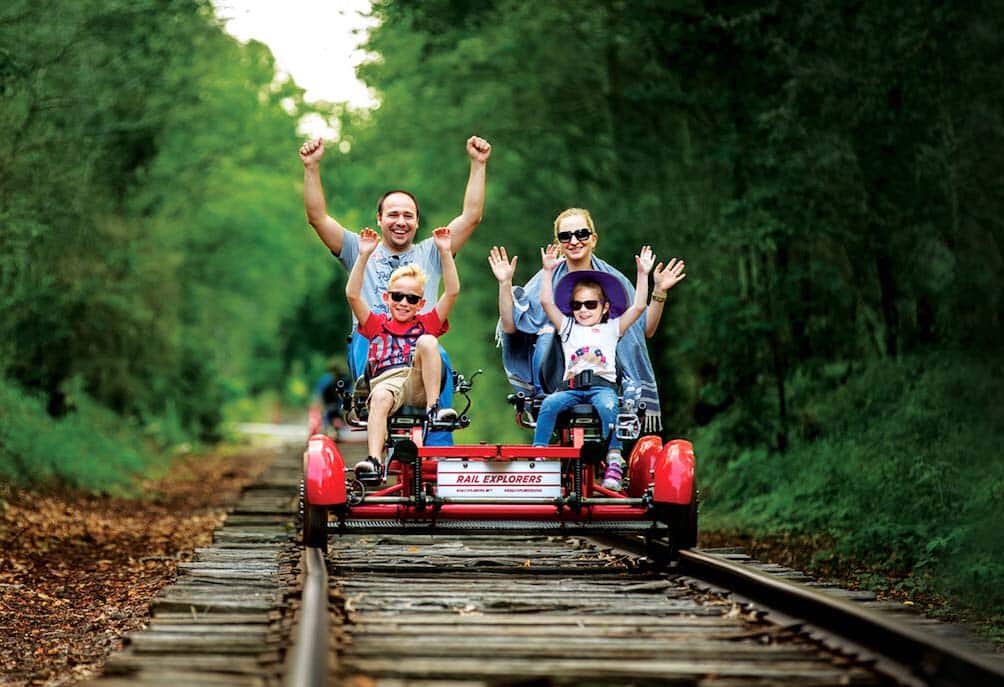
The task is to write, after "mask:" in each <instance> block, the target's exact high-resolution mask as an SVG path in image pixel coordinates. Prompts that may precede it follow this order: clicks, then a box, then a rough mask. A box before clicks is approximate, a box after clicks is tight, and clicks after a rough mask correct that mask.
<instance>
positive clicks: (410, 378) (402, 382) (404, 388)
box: [367, 367, 426, 415]
mask: <svg viewBox="0 0 1004 687" xmlns="http://www.w3.org/2000/svg"><path fill="white" fill-rule="evenodd" d="M378 388H380V389H385V390H387V391H389V392H390V393H391V395H392V396H393V397H394V405H393V406H391V409H390V414H391V415H393V414H394V413H396V412H397V411H398V409H400V408H401V406H403V405H410V406H421V407H423V408H424V407H425V406H426V402H425V387H424V386H423V385H422V373H421V371H420V370H419V369H418V368H415V367H398V368H395V369H393V370H388V371H387V372H384V373H383V374H381V375H380V376H378V377H375V378H374V379H372V380H371V381H370V398H372V397H373V392H374V391H376V390H377V389H378ZM367 403H368V402H367Z"/></svg>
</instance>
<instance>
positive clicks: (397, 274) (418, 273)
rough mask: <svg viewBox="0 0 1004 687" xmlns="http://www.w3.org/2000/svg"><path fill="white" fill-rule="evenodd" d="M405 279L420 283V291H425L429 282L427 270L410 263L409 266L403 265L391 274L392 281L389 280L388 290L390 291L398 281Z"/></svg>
mask: <svg viewBox="0 0 1004 687" xmlns="http://www.w3.org/2000/svg"><path fill="white" fill-rule="evenodd" d="M404 277H411V278H412V279H414V280H415V281H416V282H418V290H419V291H425V282H426V281H427V280H428V278H429V277H428V276H427V275H426V274H425V270H423V269H422V268H421V267H419V266H418V265H416V264H415V263H413V262H412V263H408V264H407V265H401V266H400V267H398V268H397V269H396V270H394V271H393V272H391V273H390V279H388V280H387V290H388V291H390V288H391V286H393V285H394V282H396V281H397V280H398V279H403V278H404Z"/></svg>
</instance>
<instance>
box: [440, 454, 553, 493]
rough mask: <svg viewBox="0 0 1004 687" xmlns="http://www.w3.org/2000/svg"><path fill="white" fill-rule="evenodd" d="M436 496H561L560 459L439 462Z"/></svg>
mask: <svg viewBox="0 0 1004 687" xmlns="http://www.w3.org/2000/svg"><path fill="white" fill-rule="evenodd" d="M437 469H438V476H437V480H438V488H437V494H438V495H439V496H442V497H466V498H492V499H504V500H519V499H540V498H558V497H559V496H561V461H560V460H511V461H482V460H463V459H456V460H454V459H443V458H440V459H439V464H438V468H437Z"/></svg>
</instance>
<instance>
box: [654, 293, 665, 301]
mask: <svg viewBox="0 0 1004 687" xmlns="http://www.w3.org/2000/svg"><path fill="white" fill-rule="evenodd" d="M652 300H653V301H655V302H656V303H665V302H666V294H662V295H661V296H660V295H659V294H657V293H653V294H652Z"/></svg>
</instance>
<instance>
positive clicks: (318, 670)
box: [283, 547, 330, 687]
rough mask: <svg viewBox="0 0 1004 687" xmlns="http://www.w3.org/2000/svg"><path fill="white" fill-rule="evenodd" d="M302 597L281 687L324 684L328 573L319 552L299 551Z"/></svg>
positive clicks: (314, 549) (307, 686) (326, 671)
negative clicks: (301, 563)
mask: <svg viewBox="0 0 1004 687" xmlns="http://www.w3.org/2000/svg"><path fill="white" fill-rule="evenodd" d="M301 560H302V561H303V569H304V572H303V593H302V595H301V598H300V614H299V618H298V621H297V623H296V627H295V628H294V630H293V631H292V633H291V634H292V636H293V646H292V651H291V653H290V656H289V659H288V661H287V664H286V677H285V680H284V681H283V684H284V685H285V687H325V685H327V682H328V673H329V669H328V646H329V643H330V642H329V637H328V622H329V620H328V570H327V564H326V563H325V560H324V554H323V553H322V552H321V550H320V549H318V548H314V547H305V548H304V549H303V556H302V559H301Z"/></svg>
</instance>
